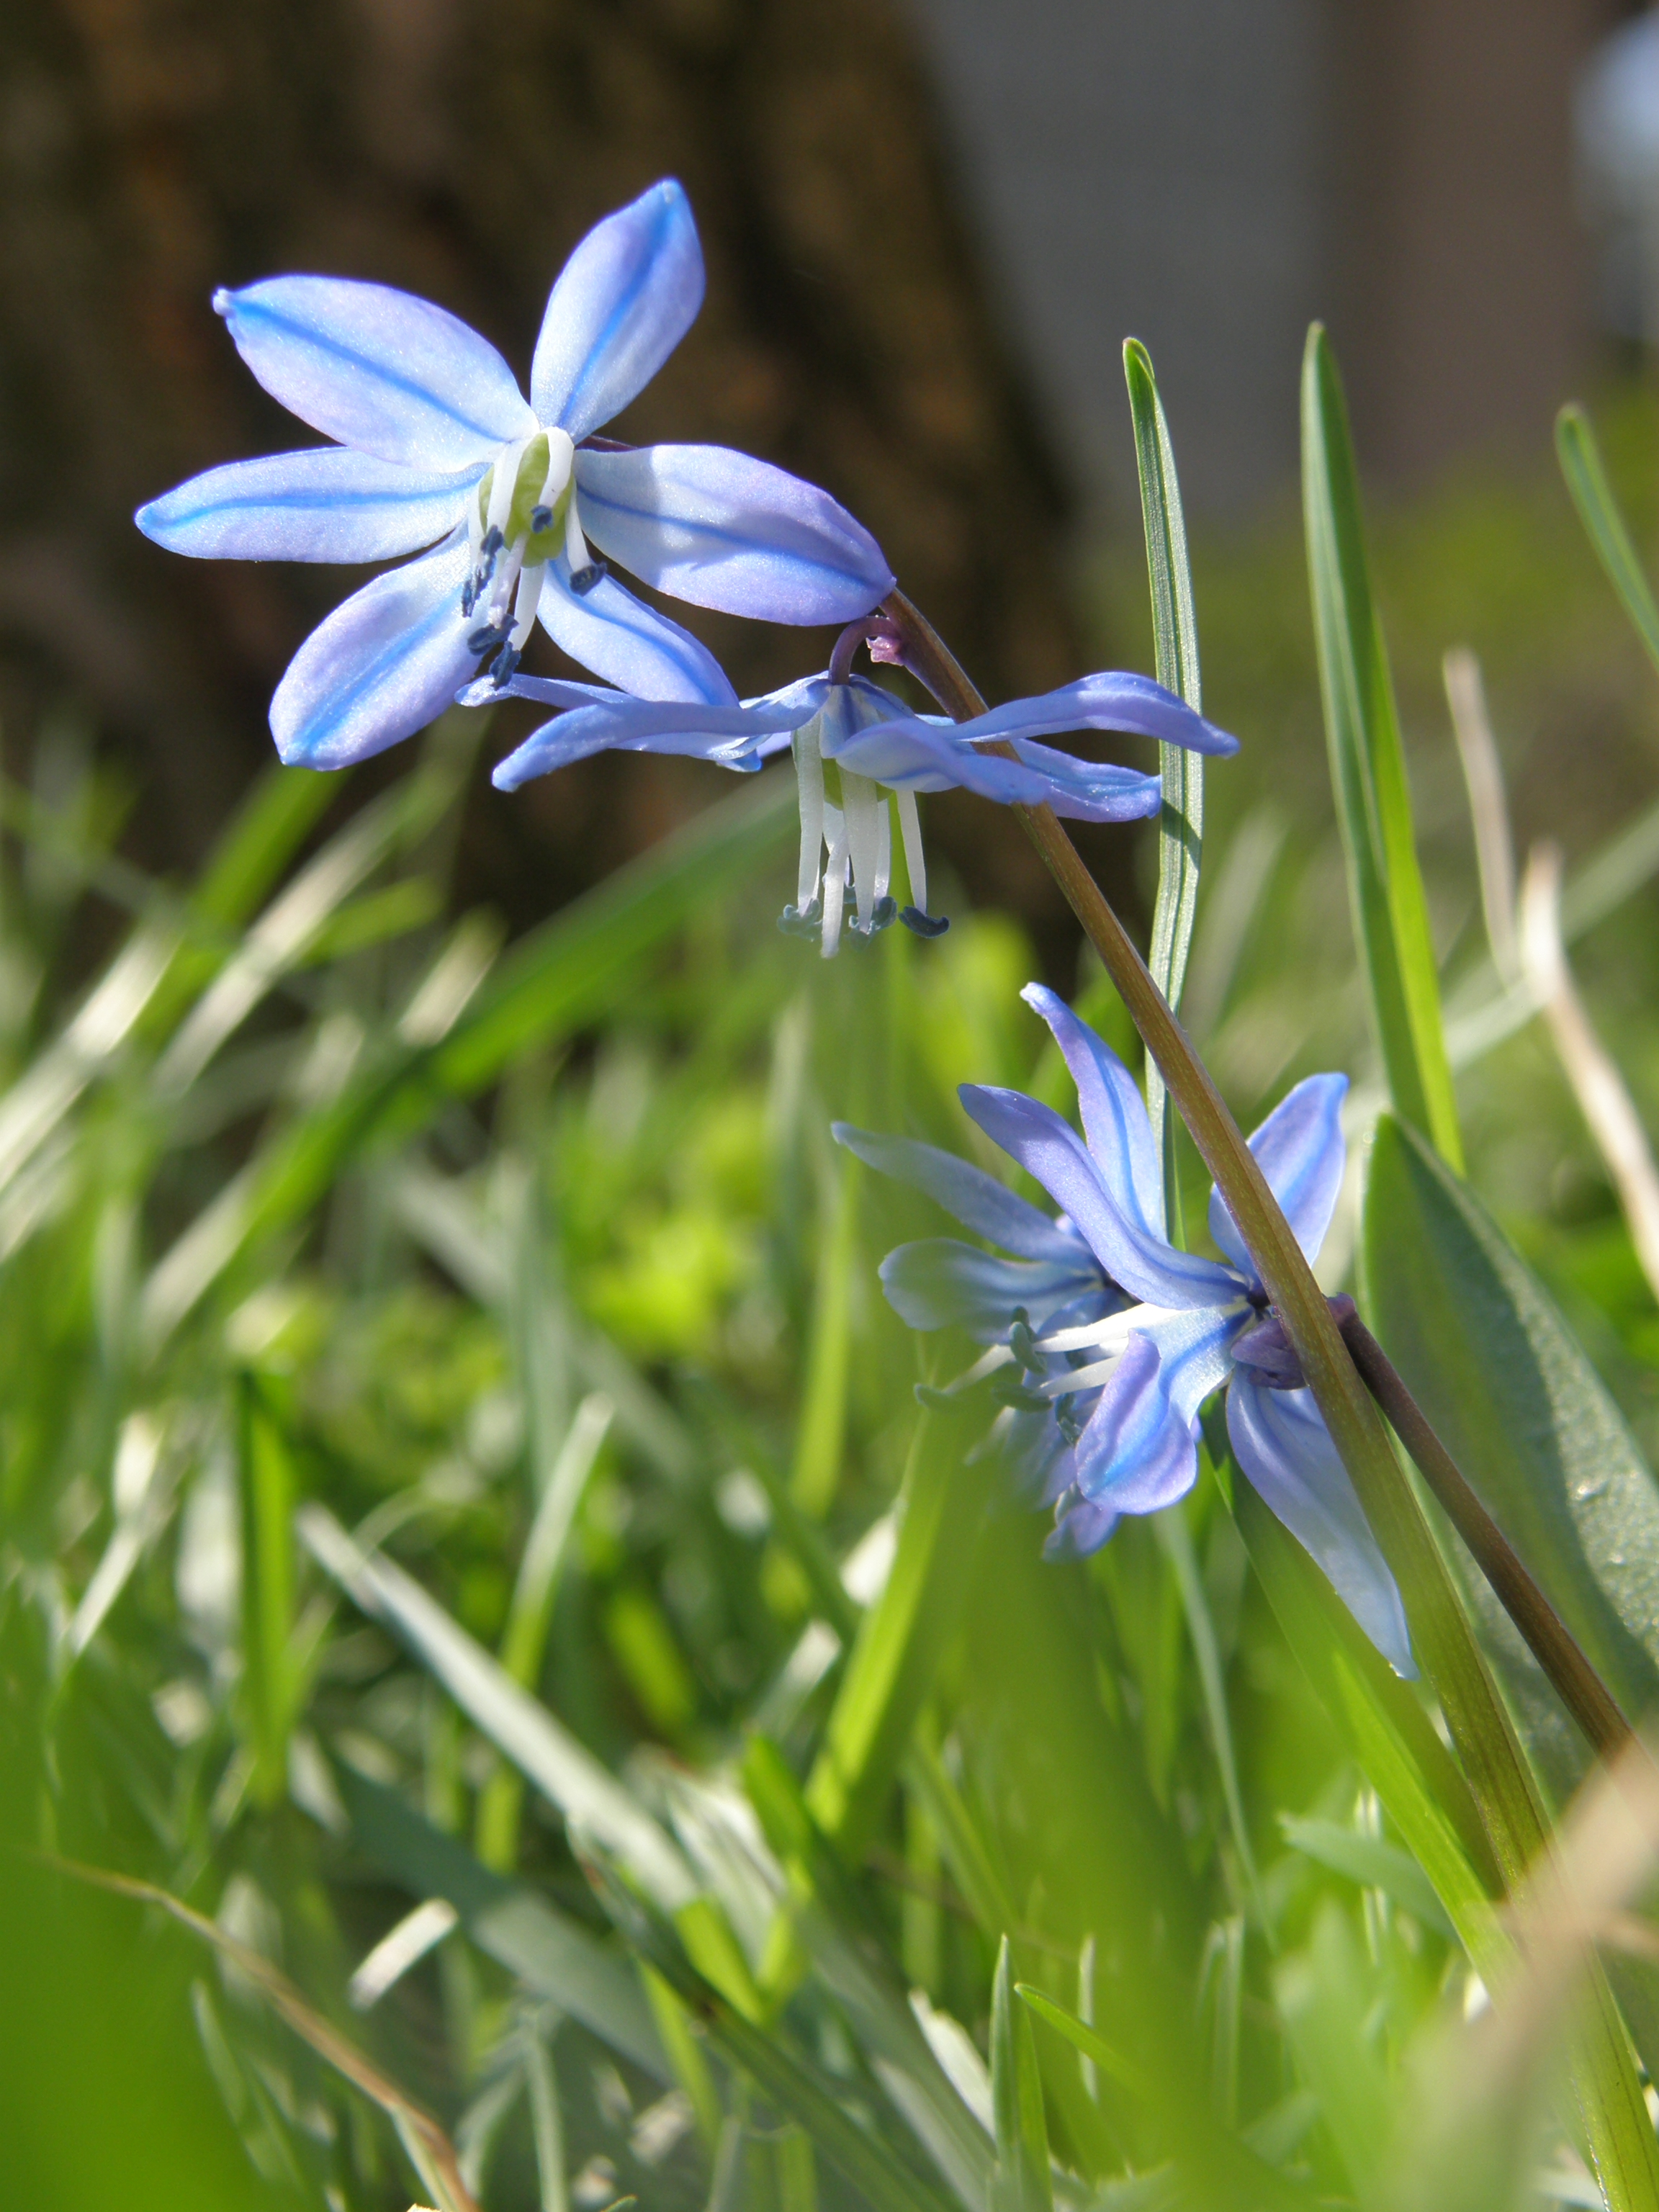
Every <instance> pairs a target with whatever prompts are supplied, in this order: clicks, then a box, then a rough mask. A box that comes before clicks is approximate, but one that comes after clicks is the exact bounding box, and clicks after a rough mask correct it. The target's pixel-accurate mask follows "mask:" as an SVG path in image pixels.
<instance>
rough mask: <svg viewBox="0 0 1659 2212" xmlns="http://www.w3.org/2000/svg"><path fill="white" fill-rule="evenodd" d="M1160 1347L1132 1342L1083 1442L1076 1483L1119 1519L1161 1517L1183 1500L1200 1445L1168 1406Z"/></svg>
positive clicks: (1137, 1338) (1195, 1471)
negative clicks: (1133, 1515)
mask: <svg viewBox="0 0 1659 2212" xmlns="http://www.w3.org/2000/svg"><path fill="white" fill-rule="evenodd" d="M1159 1370H1160V1362H1159V1358H1158V1349H1157V1347H1156V1346H1154V1345H1152V1344H1151V1343H1149V1342H1148V1340H1146V1338H1145V1337H1144V1336H1132V1337H1131V1338H1130V1339H1129V1341H1128V1345H1127V1348H1126V1350H1125V1352H1124V1354H1123V1357H1122V1358H1121V1359H1120V1360H1119V1361H1118V1363H1117V1365H1116V1367H1115V1368H1114V1370H1112V1375H1111V1378H1110V1380H1109V1382H1108V1383H1107V1384H1106V1387H1105V1389H1103V1390H1102V1392H1101V1394H1100V1401H1099V1403H1098V1404H1097V1406H1096V1407H1095V1410H1094V1412H1093V1413H1091V1415H1090V1416H1089V1422H1088V1425H1087V1427H1086V1428H1085V1430H1084V1431H1083V1434H1082V1435H1081V1436H1080V1437H1079V1438H1078V1440H1077V1444H1076V1447H1075V1449H1076V1453H1077V1485H1078V1488H1079V1490H1080V1491H1081V1492H1083V1495H1084V1496H1085V1498H1088V1499H1089V1500H1090V1501H1091V1504H1097V1505H1102V1506H1106V1507H1109V1509H1110V1510H1112V1511H1113V1512H1114V1513H1157V1512H1159V1511H1161V1510H1162V1509H1163V1508H1164V1506H1166V1505H1173V1504H1175V1502H1176V1499H1177V1498H1184V1497H1185V1496H1186V1495H1187V1492H1188V1491H1189V1490H1190V1489H1191V1488H1192V1486H1193V1484H1194V1481H1195V1480H1196V1479H1197V1475H1198V1447H1197V1445H1196V1444H1195V1443H1194V1440H1193V1432H1192V1430H1191V1428H1190V1426H1189V1425H1188V1423H1187V1422H1185V1421H1183V1420H1182V1419H1180V1417H1179V1416H1178V1414H1177V1413H1176V1412H1175V1411H1174V1409H1173V1408H1172V1407H1171V1406H1170V1400H1169V1395H1168V1393H1167V1392H1166V1390H1165V1389H1164V1379H1163V1376H1162V1375H1161V1373H1160V1371H1159Z"/></svg>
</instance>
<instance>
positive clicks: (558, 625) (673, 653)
mask: <svg viewBox="0 0 1659 2212" xmlns="http://www.w3.org/2000/svg"><path fill="white" fill-rule="evenodd" d="M541 619H542V623H543V625H544V628H545V629H546V630H547V632H548V634H549V635H550V637H551V638H552V640H553V641H554V643H555V644H556V645H557V646H561V647H562V648H563V649H564V651H565V652H566V653H568V654H569V655H570V658H571V659H573V660H575V661H580V664H581V665H582V666H583V667H584V668H591V669H592V671H593V673H594V674H595V675H596V676H603V677H604V678H605V681H606V683H608V684H616V685H617V687H618V688H619V689H620V690H623V691H631V692H633V693H634V694H635V696H636V697H638V698H641V699H687V700H695V701H696V702H700V703H701V704H702V705H704V706H710V707H735V706H736V705H737V703H738V695H737V693H736V692H735V691H734V690H732V686H731V684H730V683H729V682H728V681H727V679H726V671H725V670H724V669H723V668H722V667H721V666H720V663H719V661H718V660H716V659H715V658H714V654H713V653H710V651H709V650H708V647H707V646H706V645H699V644H698V642H697V641H696V638H695V637H693V636H692V635H691V633H690V631H689V630H684V629H681V628H680V626H679V624H678V623H674V622H670V621H669V619H668V617H667V616H666V615H659V613H658V612H657V611H656V609H655V608H654V607H647V606H645V605H641V602H640V601H639V600H638V599H635V597H634V594H633V593H632V592H627V591H624V590H623V587H622V586H621V585H620V584H619V583H618V582H617V580H616V578H615V577H614V576H604V577H601V578H600V580H599V582H598V583H597V584H596V585H595V586H593V588H592V591H590V592H586V594H582V593H580V592H573V591H572V590H571V588H570V562H569V561H568V558H567V556H565V555H564V554H562V553H561V554H560V556H559V557H558V559H557V560H556V561H551V562H549V563H548V568H547V581H546V582H545V583H544V585H543V586H542V604H541Z"/></svg>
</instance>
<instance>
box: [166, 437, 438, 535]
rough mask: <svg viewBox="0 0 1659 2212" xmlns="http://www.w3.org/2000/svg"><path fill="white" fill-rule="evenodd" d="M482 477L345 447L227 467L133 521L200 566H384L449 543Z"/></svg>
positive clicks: (318, 448) (270, 456)
mask: <svg viewBox="0 0 1659 2212" xmlns="http://www.w3.org/2000/svg"><path fill="white" fill-rule="evenodd" d="M481 473H482V471H480V470H479V469H478V468H477V466H476V465H475V466H474V467H473V468H471V469H469V470H467V471H464V472H463V473H462V474H461V475H459V476H434V475H431V474H429V473H422V472H420V471H416V470H414V469H406V468H403V467H400V466H399V465H398V463H397V462H395V461H381V460H376V459H374V456H373V455H372V454H369V453H355V452H354V451H353V450H352V448H351V447H349V446H313V447H309V448H307V450H306V451H305V452H303V453H270V454H267V455H266V456H265V457H264V459H260V460H257V461H232V462H231V463H230V464H229V465H228V466H227V467H225V468H222V469H209V470H208V471H207V472H206V474H205V475H204V476H199V477H191V479H190V482H189V483H181V484H179V485H178V486H177V487H176V488H175V489H173V490H172V491H168V492H163V493H162V495H161V498H160V499H153V500H151V501H150V503H149V506H148V507H140V508H139V510H138V512H137V514H136V515H134V517H133V520H134V521H135V522H136V523H137V526H138V527H139V528H140V530H142V531H143V533H144V535H145V537H146V538H154V539H155V543H156V544H158V545H165V546H166V547H167V550H168V551H169V552H171V553H189V554H192V555H194V556H195V557H196V558H197V560H201V561H390V560H392V559H395V558H396V557H397V556H398V555H399V554H403V553H412V552H413V551H414V550H415V549H416V546H418V545H430V544H431V543H432V542H433V540H434V538H447V536H448V535H449V532H451V531H452V530H453V528H454V526H455V518H456V516H457V515H458V514H459V513H461V511H462V506H463V501H464V496H465V493H466V490H467V489H468V487H469V486H470V485H471V484H475V483H477V480H478V477H479V476H480V474H481Z"/></svg>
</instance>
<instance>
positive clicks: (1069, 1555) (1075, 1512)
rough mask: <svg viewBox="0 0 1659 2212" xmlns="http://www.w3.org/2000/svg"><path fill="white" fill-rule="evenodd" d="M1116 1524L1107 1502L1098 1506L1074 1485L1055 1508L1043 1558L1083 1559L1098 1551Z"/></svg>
mask: <svg viewBox="0 0 1659 2212" xmlns="http://www.w3.org/2000/svg"><path fill="white" fill-rule="evenodd" d="M1117 1523H1118V1515H1117V1513H1116V1511H1115V1509H1114V1508H1113V1507H1112V1506H1109V1505H1097V1504H1094V1503H1093V1502H1092V1501H1091V1499H1089V1498H1085V1496H1084V1495H1083V1492H1081V1491H1080V1490H1079V1489H1076V1488H1075V1487H1073V1489H1071V1490H1069V1491H1067V1492H1065V1493H1064V1494H1063V1495H1062V1497H1061V1498H1060V1501H1059V1503H1058V1504H1057V1505H1056V1507H1055V1509H1054V1533H1053V1534H1052V1535H1050V1537H1049V1539H1048V1542H1047V1543H1046V1544H1045V1545H1044V1546H1043V1547H1042V1556H1043V1558H1044V1559H1087V1558H1088V1556H1089V1554H1090V1553H1091V1552H1097V1551H1098V1550H1099V1549H1100V1547H1101V1546H1102V1545H1103V1543H1104V1542H1105V1541H1106V1540H1107V1538H1108V1537H1109V1535H1110V1534H1111V1533H1112V1531H1113V1529H1114V1528H1116V1526H1117Z"/></svg>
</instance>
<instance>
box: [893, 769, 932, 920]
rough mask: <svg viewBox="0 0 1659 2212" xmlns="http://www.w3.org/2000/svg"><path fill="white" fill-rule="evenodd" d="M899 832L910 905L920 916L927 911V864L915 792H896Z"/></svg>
mask: <svg viewBox="0 0 1659 2212" xmlns="http://www.w3.org/2000/svg"><path fill="white" fill-rule="evenodd" d="M893 796H894V798H895V799H896V800H897V801H898V818H899V830H900V833H901V835H902V837H903V839H904V865H905V867H906V869H907V871H908V874H909V878H910V903H911V905H912V906H914V907H915V908H916V910H917V912H918V913H920V914H926V913H927V861H926V860H924V859H923V858H922V854H921V816H920V815H919V814H918V813H917V811H916V794H915V792H914V791H896V792H895V793H893Z"/></svg>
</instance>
